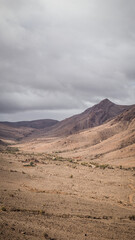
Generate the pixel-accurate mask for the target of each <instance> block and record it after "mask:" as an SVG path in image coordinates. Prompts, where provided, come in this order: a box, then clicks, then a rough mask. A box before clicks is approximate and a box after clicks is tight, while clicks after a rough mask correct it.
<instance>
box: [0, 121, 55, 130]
mask: <svg viewBox="0 0 135 240" xmlns="http://www.w3.org/2000/svg"><path fill="white" fill-rule="evenodd" d="M0 123H2V124H4V125H7V126H10V127H15V128H18V127H27V128H35V129H43V128H47V127H51V126H53V125H55V124H56V123H58V121H57V120H53V119H42V120H33V121H21V122H0Z"/></svg>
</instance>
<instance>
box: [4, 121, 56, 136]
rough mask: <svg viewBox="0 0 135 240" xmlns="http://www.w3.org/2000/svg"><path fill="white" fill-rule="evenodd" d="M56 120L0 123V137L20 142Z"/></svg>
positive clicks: (51, 124)
mask: <svg viewBox="0 0 135 240" xmlns="http://www.w3.org/2000/svg"><path fill="white" fill-rule="evenodd" d="M56 123H58V121H57V120H52V119H44V120H34V121H21V122H0V137H1V138H4V139H12V140H22V139H24V138H27V137H29V136H30V135H31V134H33V133H35V132H37V131H38V130H39V129H47V128H49V127H51V126H53V125H54V124H56Z"/></svg>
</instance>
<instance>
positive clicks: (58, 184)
mask: <svg viewBox="0 0 135 240" xmlns="http://www.w3.org/2000/svg"><path fill="white" fill-rule="evenodd" d="M0 178H1V186H0V196H1V197H0V206H1V210H0V219H1V220H0V225H1V233H0V239H5V240H10V239H15V240H16V239H18V240H19V239H28V240H29V239H32V240H33V239H36V240H37V239H39V240H41V239H50V240H53V239H54V240H71V239H74V240H83V239H84V240H85V239H88V240H100V239H101V240H103V239H115V240H127V239H128V240H130V239H135V221H134V217H135V187H134V186H135V172H134V171H132V170H131V169H129V170H124V169H119V168H118V167H115V168H112V169H109V168H105V169H104V168H103V167H102V168H100V167H95V166H94V167H93V166H92V167H90V166H84V164H82V163H81V162H80V161H73V160H72V159H61V158H59V157H58V158H55V157H53V156H51V155H45V154H36V155H33V154H25V153H12V154H11V153H1V156H0Z"/></svg>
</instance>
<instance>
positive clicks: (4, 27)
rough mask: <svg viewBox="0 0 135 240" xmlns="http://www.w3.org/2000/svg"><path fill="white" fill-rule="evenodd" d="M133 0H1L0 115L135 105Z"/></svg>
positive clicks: (44, 115) (10, 117)
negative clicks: (111, 104)
mask: <svg viewBox="0 0 135 240" xmlns="http://www.w3.org/2000/svg"><path fill="white" fill-rule="evenodd" d="M134 23H135V1H134V0H128V1H127V0H68V1H67V0H38V1H37V0H0V121H21V120H34V119H49V118H52V119H58V120H61V119H64V118H66V117H69V116H72V115H74V114H76V113H80V112H82V111H84V110H85V109H86V108H88V107H91V106H93V105H94V104H96V103H98V102H100V101H101V100H103V99H104V98H108V99H110V100H111V101H113V102H115V103H117V104H127V105H129V104H135V27H134Z"/></svg>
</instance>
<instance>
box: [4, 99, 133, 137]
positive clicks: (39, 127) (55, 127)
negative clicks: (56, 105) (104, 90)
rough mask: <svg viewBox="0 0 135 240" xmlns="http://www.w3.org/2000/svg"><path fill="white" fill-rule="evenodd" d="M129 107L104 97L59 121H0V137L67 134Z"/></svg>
mask: <svg viewBox="0 0 135 240" xmlns="http://www.w3.org/2000/svg"><path fill="white" fill-rule="evenodd" d="M131 108H132V106H124V105H117V104H115V103H113V102H111V101H110V100H108V99H104V100H103V101H101V102H100V103H98V104H96V105H94V106H93V107H90V108H88V109H87V110H85V111H84V112H82V113H80V114H77V115H74V116H72V117H70V118H67V119H65V120H62V121H60V122H59V121H57V120H51V119H45V120H35V121H21V122H0V137H1V138H6V139H8V138H9V139H14V140H26V141H27V140H29V139H33V138H40V137H59V136H68V135H72V134H74V133H77V132H80V131H82V130H85V129H89V128H93V127H96V126H100V125H102V124H104V123H105V122H107V121H109V120H111V119H113V118H114V117H116V116H118V115H119V114H121V113H122V112H124V111H127V110H129V109H131Z"/></svg>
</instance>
